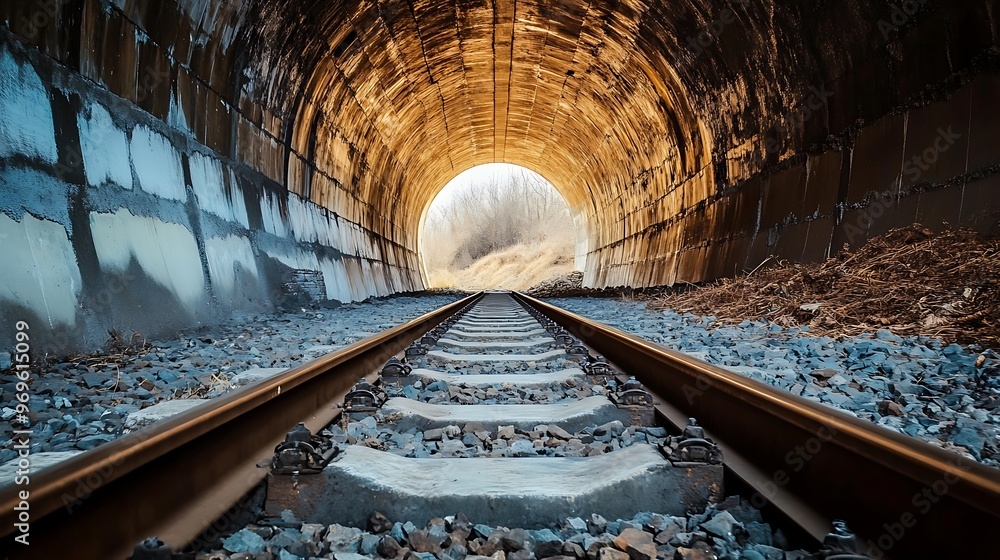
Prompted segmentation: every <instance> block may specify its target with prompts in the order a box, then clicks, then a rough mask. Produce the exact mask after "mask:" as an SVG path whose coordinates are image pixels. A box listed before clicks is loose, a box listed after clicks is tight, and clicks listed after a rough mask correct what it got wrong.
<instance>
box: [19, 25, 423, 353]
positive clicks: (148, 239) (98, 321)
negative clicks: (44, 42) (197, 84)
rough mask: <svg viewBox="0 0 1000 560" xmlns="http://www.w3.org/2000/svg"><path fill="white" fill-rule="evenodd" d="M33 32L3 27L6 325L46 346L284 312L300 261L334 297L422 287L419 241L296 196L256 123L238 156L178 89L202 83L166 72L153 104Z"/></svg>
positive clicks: (81, 345)
mask: <svg viewBox="0 0 1000 560" xmlns="http://www.w3.org/2000/svg"><path fill="white" fill-rule="evenodd" d="M23 39H24V38H22V37H19V36H16V35H14V34H12V33H10V32H8V31H6V30H5V29H3V28H2V27H0V242H2V244H3V245H2V246H3V249H2V254H3V256H4V259H3V260H4V261H6V263H5V264H4V266H2V267H0V325H3V329H4V330H6V329H8V328H11V329H12V328H13V325H14V324H15V322H16V321H20V320H23V321H27V322H28V323H29V324H30V325H31V328H32V331H31V332H32V333H33V338H34V344H33V349H34V350H35V352H36V353H37V354H38V355H41V354H42V353H45V352H52V353H68V352H72V351H76V350H88V349H94V348H99V347H100V345H101V344H102V343H103V342H104V341H105V340H106V339H107V336H108V331H109V330H111V329H117V330H120V331H122V332H123V333H124V334H125V335H126V336H129V335H130V334H131V333H132V332H139V333H142V334H144V335H146V336H152V335H156V334H159V333H165V332H170V331H172V330H175V329H178V328H183V327H190V326H192V325H195V324H199V323H208V322H213V321H216V320H218V319H220V318H223V317H226V316H228V315H229V314H231V313H232V312H234V311H238V310H244V311H256V310H266V309H271V308H272V307H273V305H274V304H275V303H276V302H277V301H279V300H280V299H281V290H280V286H281V283H282V282H283V281H285V280H287V276H288V275H289V273H290V271H291V270H293V269H306V270H314V271H319V272H321V273H322V274H323V277H324V282H325V287H326V293H325V294H323V296H324V297H325V298H326V299H328V300H332V301H339V302H348V301H357V300H362V299H365V298H368V297H371V296H377V295H385V294H389V293H394V292H398V291H409V290H415V289H421V288H422V285H421V280H420V275H419V273H418V272H415V271H417V270H418V267H417V259H416V255H415V254H414V253H413V252H412V251H409V250H406V249H403V248H401V247H400V246H398V245H395V244H393V243H390V242H386V240H385V239H383V238H380V236H379V235H378V234H375V233H373V232H372V231H371V230H370V229H367V228H365V227H364V226H362V225H360V224H359V223H358V221H357V216H355V219H354V220H352V219H351V218H350V217H349V216H346V215H340V214H338V213H336V212H334V211H332V210H330V209H328V208H327V207H324V206H321V205H319V204H316V203H314V202H312V201H310V200H308V199H305V198H303V197H301V196H300V195H298V194H296V193H295V192H289V191H288V190H286V189H285V188H284V187H283V186H282V184H281V183H280V182H279V180H280V179H282V177H281V174H279V173H275V169H276V165H275V163H273V162H274V161H277V162H280V158H269V157H267V154H268V153H270V152H274V151H277V150H276V146H277V144H276V143H274V142H273V141H272V142H267V141H266V140H267V135H266V134H263V133H262V131H260V130H259V129H254V128H253V125H250V124H246V123H244V129H245V128H246V127H250V130H251V131H252V132H250V133H249V134H250V136H251V137H252V138H254V141H253V142H248V141H244V140H240V141H241V142H243V145H244V146H246V147H245V148H244V150H245V151H241V152H240V155H241V156H242V159H240V160H234V159H231V158H229V157H227V156H226V155H223V154H226V153H230V148H231V146H228V145H226V143H227V142H228V140H229V137H228V136H225V137H224V136H218V135H217V132H218V129H217V128H216V126H217V125H218V124H219V123H217V122H216V123H207V122H206V123H204V124H199V121H200V120H201V119H202V118H203V117H204V108H203V107H198V106H197V103H193V102H191V101H190V100H189V99H183V98H181V99H177V97H176V95H175V94H176V92H185V91H191V90H188V89H185V88H184V87H182V86H180V85H175V86H170V85H169V84H171V83H172V82H171V80H170V79H164V82H163V84H164V86H162V87H160V88H159V89H155V88H154V89H153V90H152V91H154V92H156V94H157V95H161V96H162V95H163V94H162V92H163V91H164V90H166V91H167V92H168V93H169V95H166V97H163V98H162V101H163V103H160V104H159V105H164V107H162V109H163V111H162V112H160V114H154V112H150V111H149V109H151V108H154V107H153V106H156V105H158V103H157V102H156V101H151V100H149V99H146V98H142V101H143V103H137V102H136V101H137V100H139V99H140V98H139V97H135V98H133V99H126V98H123V97H122V96H121V95H120V93H122V92H112V91H109V87H108V82H105V81H104V78H101V77H99V76H100V75H103V74H102V72H105V71H106V72H108V75H107V76H108V77H109V78H108V80H109V81H110V80H111V78H110V77H116V76H117V74H116V73H115V72H114V71H112V70H109V69H107V67H106V66H105V67H103V69H102V70H101V72H97V74H98V76H93V78H94V80H91V79H88V78H87V77H85V76H82V75H80V74H78V73H76V72H74V71H73V70H71V69H69V68H67V67H66V66H65V65H63V64H61V63H60V62H59V61H56V60H53V59H52V58H51V57H50V56H46V54H45V53H43V52H41V51H39V50H38V49H37V48H36V47H35V46H33V45H30V44H27V43H26V41H24V40H23ZM138 44H140V45H141V44H142V42H141V41H140V42H139V43H138ZM50 54H51V53H50ZM126 56H130V55H128V53H124V52H123V53H121V54H120V55H119V57H113V58H115V59H117V60H121V57H126ZM92 62H93V61H92ZM101 62H103V63H105V64H106V63H107V62H108V61H107V60H106V59H105V60H102V61H101ZM122 64H125V63H122ZM128 64H134V61H132V62H131V63H128ZM133 72H134V70H133ZM180 74H181V75H184V72H181V73H180ZM147 75H148V74H147ZM141 76H142V74H140V77H141ZM114 79H116V80H117V81H118V82H125V81H126V80H121V79H120V78H114ZM179 81H182V80H179ZM102 82H104V83H102ZM140 85H141V83H140ZM123 89H125V90H129V89H130V88H128V87H125V88H123ZM195 89H197V88H195ZM170 92H173V93H170ZM133 95H134V94H133ZM213 103H214V104H215V105H218V106H221V107H222V109H220V110H223V111H232V108H231V107H226V106H225V104H223V103H221V102H220V101H219V99H215V100H213ZM142 104H147V107H143V106H141V105H142ZM192 124H193V125H194V126H192ZM198 127H201V130H203V133H202V134H196V133H195V130H196V129H198ZM193 129H195V130H193ZM245 135H246V133H245V131H244V130H243V129H241V131H240V133H238V136H239V137H241V138H242V137H244V136H245ZM218 150H221V152H220V151H218ZM277 169H279V170H280V169H281V166H280V165H278V166H277ZM349 206H350V205H348V204H343V205H341V206H340V208H346V207H349ZM334 208H337V206H334ZM0 335H2V333H0ZM11 336H12V335H11ZM11 340H13V339H12V338H11Z"/></svg>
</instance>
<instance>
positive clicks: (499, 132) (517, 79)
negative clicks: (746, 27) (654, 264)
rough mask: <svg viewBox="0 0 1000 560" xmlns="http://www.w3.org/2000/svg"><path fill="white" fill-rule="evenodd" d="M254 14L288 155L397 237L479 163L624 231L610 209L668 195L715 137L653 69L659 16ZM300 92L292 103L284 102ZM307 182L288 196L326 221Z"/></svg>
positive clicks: (585, 10) (705, 159)
mask: <svg viewBox="0 0 1000 560" xmlns="http://www.w3.org/2000/svg"><path fill="white" fill-rule="evenodd" d="M296 4H298V3H297V2H296ZM264 9H265V10H266V11H267V12H269V13H266V14H264V16H263V17H264V21H265V22H267V25H265V30H266V31H265V33H266V34H270V37H269V40H268V41H266V42H265V43H264V44H266V45H268V47H269V48H270V52H260V53H258V56H259V58H261V59H265V61H264V62H262V63H261V64H259V65H258V67H260V68H264V69H265V74H266V75H267V78H264V79H266V80H268V86H269V95H270V96H272V99H271V101H272V103H271V104H272V106H281V107H283V108H284V110H285V111H287V113H288V114H294V115H295V119H294V122H295V127H294V132H293V134H292V148H293V149H294V150H295V151H297V152H298V153H299V154H302V155H304V156H306V157H307V159H310V160H313V161H314V162H315V164H316V166H317V168H319V169H323V170H325V171H326V172H327V173H328V174H329V175H330V176H332V178H334V179H335V180H336V181H338V182H339V183H341V184H343V185H350V186H351V187H352V188H356V189H358V190H359V191H360V193H359V194H360V195H361V198H362V199H363V200H367V201H369V202H370V203H371V204H372V205H373V206H375V207H376V210H378V211H379V213H383V212H388V213H389V214H391V215H394V217H393V221H395V222H396V224H397V226H401V227H402V228H403V229H404V230H405V231H406V232H414V231H416V229H417V227H419V221H420V218H421V214H422V213H423V212H424V211H425V210H426V208H427V206H428V205H429V204H430V201H431V200H432V199H433V197H434V195H435V194H436V193H437V192H438V191H439V190H440V189H441V188H442V187H443V186H444V185H445V184H446V183H447V182H448V180H450V179H451V178H453V177H454V176H456V175H457V174H458V173H460V172H462V171H464V170H466V169H469V168H471V167H473V166H476V165H480V164H484V163H490V162H508V163H514V164H518V165H522V166H524V167H527V168H529V169H531V170H533V171H536V172H538V173H540V174H542V175H543V176H545V177H546V178H547V179H548V180H550V181H551V182H552V183H553V184H554V185H555V186H556V188H557V189H559V191H560V192H561V193H562V194H563V196H564V197H565V198H566V199H567V201H568V203H569V204H570V206H571V207H573V208H574V209H575V210H576V211H578V212H580V213H582V214H583V215H586V216H590V217H593V216H595V215H600V214H601V213H603V212H606V211H607V210H608V209H610V210H611V213H612V216H611V220H610V222H612V223H613V222H618V227H619V228H620V227H621V222H620V220H621V208H622V204H621V201H617V200H616V199H618V198H619V197H621V196H622V191H623V189H626V188H628V187H629V186H631V185H634V184H636V183H637V181H641V180H642V175H643V174H648V173H650V170H654V169H659V170H660V171H661V172H663V175H664V178H665V182H666V183H668V184H678V183H680V182H682V181H683V180H685V179H687V178H689V177H691V176H693V175H694V174H695V173H697V172H698V171H699V170H701V169H703V168H705V167H706V166H707V165H708V163H709V161H710V153H711V147H710V146H708V145H706V143H707V142H709V141H710V140H709V137H710V136H709V135H708V134H706V133H705V131H704V128H703V127H704V125H703V124H701V123H700V122H699V119H698V118H697V117H696V116H695V115H694V112H693V111H692V108H691V107H690V106H689V104H688V102H687V99H686V97H685V89H684V87H683V86H682V85H681V83H680V81H679V80H678V76H677V74H676V73H675V72H674V71H673V70H672V69H671V67H670V65H669V64H668V62H667V59H666V58H665V57H664V55H663V53H664V52H666V49H665V47H664V45H663V43H662V42H661V41H660V40H659V37H663V36H673V35H675V33H672V32H671V31H670V28H669V27H668V25H669V24H670V22H671V20H670V18H668V17H665V16H666V15H667V14H663V13H659V12H660V11H662V10H666V9H668V7H663V6H658V7H656V8H655V9H654V8H653V7H649V6H646V5H645V4H644V3H643V2H641V1H637V0H624V1H620V2H589V3H588V2H569V1H565V2H563V1H555V2H528V1H521V0H519V1H517V2H514V1H513V0H506V1H504V0H498V1H494V2H483V1H481V0H480V1H469V0H458V1H454V0H430V1H419V0H418V1H413V2H384V1H382V2H370V1H369V2H324V3H322V4H319V3H317V4H312V5H311V7H308V8H306V7H297V6H292V5H284V4H282V3H278V4H277V5H273V6H271V7H269V8H264ZM705 10H706V11H705V12H704V14H702V15H701V17H703V18H706V19H707V18H709V16H710V15H711V13H713V12H711V11H710V10H711V9H710V8H706V9H705ZM698 14H699V12H698V11H691V10H687V11H686V17H688V18H692V17H693V18H695V20H697V19H698ZM275 47H277V48H275ZM276 54H277V59H276V60H266V58H267V57H268V56H271V57H272V58H274V57H275V55H276ZM296 88H298V90H299V91H301V95H296V96H288V91H290V90H295V89H296ZM297 100H302V101H297ZM290 102H291V103H292V104H291V105H290V104H289V103H290ZM358 158H363V159H364V161H363V162H361V165H358V161H357V160H358ZM359 170H366V171H368V173H365V174H363V175H361V174H359V173H358V171H359ZM307 183H308V181H303V182H302V184H301V185H300V186H299V190H300V191H305V192H299V194H303V195H306V196H308V197H309V198H311V199H312V200H314V201H315V202H318V203H320V204H323V205H325V206H328V207H331V206H332V204H331V202H332V201H330V200H325V199H324V196H326V195H325V194H324V193H322V192H310V189H309V187H308V186H306V185H307ZM289 186H290V188H291V189H292V190H293V191H294V190H296V185H295V184H294V183H290V185H289ZM331 195H332V193H331ZM400 211H402V212H403V213H404V215H403V216H399V215H398V214H399V213H400ZM383 215H386V214H383ZM618 235H619V238H620V235H621V232H620V229H619V231H618Z"/></svg>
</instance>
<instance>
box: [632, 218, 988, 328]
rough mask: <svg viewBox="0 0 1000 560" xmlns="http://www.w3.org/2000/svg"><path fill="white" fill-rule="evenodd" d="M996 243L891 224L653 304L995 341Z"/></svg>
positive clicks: (728, 317)
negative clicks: (852, 244)
mask: <svg viewBox="0 0 1000 560" xmlns="http://www.w3.org/2000/svg"><path fill="white" fill-rule="evenodd" d="M998 283H1000V241H998V240H996V239H985V238H983V237H981V236H979V235H978V234H976V233H974V232H971V231H967V230H960V229H956V230H949V231H945V232H942V233H939V234H934V233H933V232H931V231H930V230H928V229H925V228H923V227H921V226H919V225H915V226H910V227H905V228H899V229H896V230H892V231H890V232H889V233H887V234H886V235H884V236H882V237H879V238H875V239H872V240H871V241H869V242H868V243H867V244H866V245H865V246H863V247H861V248H860V249H858V250H857V251H855V252H853V253H846V252H841V253H840V254H838V255H836V256H834V257H832V258H830V259H828V260H827V261H826V262H823V263H817V264H789V263H778V264H777V265H776V266H773V267H772V268H765V269H761V270H759V271H755V272H753V273H751V274H749V275H747V276H743V277H740V278H732V279H723V280H720V281H718V282H716V283H713V284H710V285H705V286H701V287H698V288H695V289H691V290H685V291H682V290H675V291H669V292H667V293H665V294H663V293H661V294H658V295H657V296H654V297H653V299H652V301H651V302H650V306H651V307H658V308H670V309H673V310H675V311H678V312H691V313H695V314H699V315H714V316H715V317H717V318H718V319H719V320H721V321H723V322H731V323H738V322H740V321H742V320H743V319H747V318H750V319H755V318H763V319H766V320H769V321H773V322H775V323H778V324H781V325H784V326H800V325H808V326H809V329H810V331H812V333H813V334H817V335H829V336H841V335H845V336H847V335H857V334H860V333H862V332H872V331H875V330H877V329H888V330H890V331H892V332H893V333H895V334H897V335H910V336H912V335H924V336H933V337H938V338H941V339H943V340H945V341H948V342H960V343H967V344H971V343H978V344H981V345H983V346H989V347H998V346H1000V292H998Z"/></svg>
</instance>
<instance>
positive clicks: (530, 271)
mask: <svg viewBox="0 0 1000 560" xmlns="http://www.w3.org/2000/svg"><path fill="white" fill-rule="evenodd" d="M572 255H573V246H572V243H571V242H570V240H569V238H568V237H565V236H562V237H556V238H551V239H546V240H544V241H541V242H538V243H531V244H519V245H514V246H513V247H509V248H507V249H504V250H502V251H499V252H496V253H492V254H489V255H486V256H485V257H483V258H481V259H479V260H477V261H475V262H473V263H472V264H471V265H470V266H468V267H467V268H464V269H460V270H450V269H444V268H439V269H436V270H431V271H428V276H429V277H430V281H431V285H432V286H433V287H440V288H461V289H465V290H488V289H501V290H526V289H528V288H530V287H532V286H534V285H536V284H538V283H539V282H542V281H543V280H548V279H549V278H552V277H553V276H559V275H563V274H568V273H571V272H573V257H572Z"/></svg>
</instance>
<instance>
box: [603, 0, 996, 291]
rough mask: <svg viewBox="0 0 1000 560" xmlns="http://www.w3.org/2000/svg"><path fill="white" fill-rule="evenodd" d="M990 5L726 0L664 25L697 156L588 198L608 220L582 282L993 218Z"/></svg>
mask: <svg viewBox="0 0 1000 560" xmlns="http://www.w3.org/2000/svg"><path fill="white" fill-rule="evenodd" d="M675 8H676V7H675ZM996 10H997V6H996V3H995V2H993V1H989V0H987V1H973V2H943V1H942V2H935V1H932V0H923V1H914V2H898V3H864V2H861V3H859V2H844V3H809V2H805V3H775V4H766V3H757V2H732V3H717V4H715V5H714V6H713V7H712V8H710V9H708V10H705V11H702V12H699V11H698V10H697V9H692V10H691V12H692V13H695V14H698V15H699V17H698V18H697V19H699V21H695V22H691V21H689V22H687V23H688V25H687V26H684V22H682V23H680V24H678V23H676V22H675V23H674V25H675V27H673V28H666V29H661V30H660V31H659V32H658V33H657V35H658V36H659V37H661V38H664V37H665V38H666V39H665V40H666V41H671V40H672V41H673V43H671V44H668V45H667V46H666V48H665V50H667V51H669V52H672V53H675V54H674V55H673V57H674V60H673V63H672V66H673V68H674V69H676V70H677V71H678V72H680V73H681V76H682V79H681V81H682V82H684V83H686V84H689V85H690V86H691V99H692V103H693V104H694V105H695V106H696V108H697V112H698V113H699V114H702V115H705V116H706V118H707V119H708V123H709V127H710V128H711V130H712V132H711V134H712V137H713V142H712V143H713V145H714V149H713V154H712V161H711V163H710V164H709V165H706V166H705V167H704V168H702V169H700V170H699V171H698V172H697V173H696V174H695V175H694V176H692V177H689V178H684V177H682V178H681V179H680V180H676V179H674V180H671V178H670V177H665V178H664V177H657V174H658V173H659V174H660V175H664V173H663V172H662V170H655V169H654V170H650V171H649V172H647V173H643V174H642V175H640V176H639V178H640V180H639V181H636V182H634V183H632V184H631V185H628V186H627V187H626V188H625V189H624V190H625V191H626V192H628V193H629V196H623V197H622V199H621V201H612V206H611V207H610V209H608V210H605V211H604V212H602V211H601V209H599V208H598V209H596V210H595V211H593V212H592V214H591V219H592V221H593V220H599V216H600V215H601V214H602V213H603V214H605V216H607V215H609V214H610V215H612V216H613V215H615V214H617V215H618V216H619V217H620V218H621V219H620V222H616V223H612V224H610V225H608V226H606V227H605V228H604V230H605V232H604V233H603V235H602V234H601V232H599V233H598V235H597V236H595V237H596V238H597V239H598V240H599V242H598V243H596V244H594V245H592V247H591V252H590V254H589V255H588V259H587V270H586V275H585V283H586V284H587V285H590V286H595V287H605V286H621V285H629V286H655V285H669V284H674V283H682V282H702V281H706V280H712V279H715V278H719V277H722V276H732V275H736V274H740V273H742V272H744V271H750V270H753V269H754V268H756V267H757V266H758V265H760V264H761V263H762V262H764V261H765V260H768V259H769V257H772V256H773V257H777V258H779V259H788V260H792V261H797V262H809V261H819V260H823V259H825V258H826V257H828V256H830V255H831V254H833V253H836V252H838V251H839V250H840V249H842V248H844V247H845V246H846V247H848V248H851V249H853V248H857V247H858V246H860V245H862V244H863V243H864V242H865V241H866V240H867V239H869V238H870V237H873V236H876V235H879V234H882V233H885V232H886V231H888V230H889V229H891V228H893V227H899V226H904V225H908V224H912V223H921V224H923V225H925V226H928V227H930V228H932V229H937V230H940V229H942V228H945V227H955V226H962V227H969V228H973V229H976V230H978V231H981V232H984V233H992V234H997V233H998V223H1000V189H998V188H997V187H998V186H1000V177H998V175H997V173H998V171H1000V168H998V166H1000V150H998V149H997V146H998V145H1000V144H998V140H1000V132H998V127H997V120H998V116H997V115H998V114H1000V113H998V111H997V102H998V101H1000V72H998V69H1000V64H998V59H997V52H998V47H1000V39H998V32H1000V31H998V29H997V26H996V21H997V13H996ZM649 19H650V20H651V21H658V22H670V21H671V18H670V17H669V15H667V14H653V15H650V18H649ZM674 19H676V18H674ZM664 25H667V24H664ZM692 29H696V30H698V32H697V33H694V34H692V33H691V30H692ZM796 33H798V34H800V36H795V34H796ZM671 38H673V39H671ZM793 47H794V48H793ZM737 68H744V69H745V72H743V75H740V72H736V71H734V70H735V69H737ZM727 70H728V71H729V74H727ZM713 74H714V75H713ZM635 149H641V146H636V147H635ZM657 183H658V184H657ZM617 232H623V233H622V235H621V236H619V237H617V238H616V234H617Z"/></svg>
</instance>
